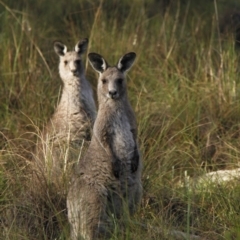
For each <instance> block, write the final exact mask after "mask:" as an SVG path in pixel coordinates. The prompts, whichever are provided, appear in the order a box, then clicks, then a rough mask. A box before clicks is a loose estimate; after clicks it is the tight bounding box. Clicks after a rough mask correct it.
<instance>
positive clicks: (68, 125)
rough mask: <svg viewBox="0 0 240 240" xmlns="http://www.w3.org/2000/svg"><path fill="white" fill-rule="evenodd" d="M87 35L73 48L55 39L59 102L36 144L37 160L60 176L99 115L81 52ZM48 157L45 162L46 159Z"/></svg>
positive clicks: (83, 49)
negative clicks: (60, 86)
mask: <svg viewBox="0 0 240 240" xmlns="http://www.w3.org/2000/svg"><path fill="white" fill-rule="evenodd" d="M87 45H88V39H86V38H85V39H82V40H80V41H79V42H78V43H77V44H76V46H75V49H74V50H73V51H67V47H66V46H65V45H64V44H63V43H61V42H54V50H55V52H56V53H57V55H58V56H59V58H60V62H59V74H60V77H61V79H62V82H63V89H62V95H61V99H60V102H59V104H58V106H57V108H56V110H55V113H54V114H53V116H52V118H51V119H50V121H49V122H48V124H47V125H46V127H45V129H44V130H43V133H42V139H41V141H40V143H39V144H38V145H37V158H38V159H37V160H38V161H37V162H38V163H40V165H41V168H45V170H46V169H47V170H48V171H49V168H50V169H51V170H50V173H51V176H52V175H56V176H58V175H59V174H60V173H62V170H63V168H64V169H66V164H67V161H68V159H69V158H70V157H71V154H72V153H73V152H74V153H76V154H79V149H80V146H81V143H82V140H89V141H90V132H91V129H92V127H93V123H94V121H95V118H96V106H95V102H94V98H93V92H92V88H91V86H90V83H89V82H88V81H87V79H86V78H85V74H84V68H83V63H82V59H81V56H82V54H83V53H84V52H85V51H86V49H87ZM44 160H45V162H44Z"/></svg>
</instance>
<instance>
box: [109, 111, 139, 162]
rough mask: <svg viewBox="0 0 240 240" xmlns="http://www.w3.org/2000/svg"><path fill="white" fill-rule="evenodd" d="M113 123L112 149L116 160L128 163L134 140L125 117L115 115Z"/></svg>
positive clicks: (119, 114) (131, 154)
mask: <svg viewBox="0 0 240 240" xmlns="http://www.w3.org/2000/svg"><path fill="white" fill-rule="evenodd" d="M117 115H118V116H116V118H115V121H114V123H113V131H112V132H113V148H114V152H115V154H116V156H117V158H118V159H119V160H121V161H126V162H129V163H130V159H131V158H132V156H133V152H134V147H135V143H134V139H133V134H132V132H131V126H130V124H129V121H128V119H127V116H126V115H124V114H121V113H117Z"/></svg>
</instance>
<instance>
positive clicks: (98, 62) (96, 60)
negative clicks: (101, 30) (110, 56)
mask: <svg viewBox="0 0 240 240" xmlns="http://www.w3.org/2000/svg"><path fill="white" fill-rule="evenodd" d="M88 60H89V62H90V64H91V65H92V67H93V69H94V70H95V71H97V72H99V73H102V72H104V71H105V70H106V69H107V68H108V63H107V62H106V61H105V59H104V58H103V57H102V56H101V55H100V54H98V53H89V54H88Z"/></svg>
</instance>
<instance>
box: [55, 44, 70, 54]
mask: <svg viewBox="0 0 240 240" xmlns="http://www.w3.org/2000/svg"><path fill="white" fill-rule="evenodd" d="M53 47H54V51H55V52H56V53H57V55H58V56H64V55H65V54H66V52H67V47H66V46H65V45H64V44H63V43H61V42H58V41H55V42H54V43H53Z"/></svg>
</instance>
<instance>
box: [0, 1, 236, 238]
mask: <svg viewBox="0 0 240 240" xmlns="http://www.w3.org/2000/svg"><path fill="white" fill-rule="evenodd" d="M237 9H238V10H240V3H239V1H237V0H214V1H213V0H203V1H197V0H177V1H175V0H174V1H170V0H132V1H128V0H121V1H119V0H101V1H99V0H71V1H64V0H59V1H55V0H41V1H35V0H21V1H17V0H4V1H3V0H0V84H1V85H0V239H10V240H14V239H17V240H22V239H24V240H25V239H69V226H68V222H67V219H66V209H65V205H64V203H63V202H64V198H65V196H64V194H61V193H58V192H57V191H56V189H53V188H52V186H51V185H50V184H49V185H48V184H46V185H45V187H43V188H40V190H39V195H38V197H35V198H34V197H33V196H31V194H29V193H28V186H29V182H30V183H31V181H32V180H31V171H30V168H29V166H30V165H31V153H32V152H33V151H34V146H35V143H36V139H37V136H38V133H39V130H40V129H42V127H43V125H44V124H45V123H46V122H47V120H48V119H49V118H50V117H51V115H52V113H53V111H54V108H55V107H56V105H57V103H58V100H59V97H60V93H61V80H60V77H59V75H58V57H57V55H56V54H55V53H54V51H53V41H54V40H61V41H62V42H64V43H65V44H66V45H67V46H69V47H73V46H74V45H75V44H76V42H77V41H78V40H79V39H80V38H84V37H88V38H89V40H90V43H89V48H88V51H89V52H92V51H94V52H97V53H100V54H102V55H103V56H104V57H105V58H106V59H107V60H108V62H109V63H116V62H117V60H118V59H119V58H120V57H121V56H122V55H123V54H124V53H127V52H129V51H135V52H136V53H137V56H138V58H137V62H136V64H135V65H134V66H133V68H132V69H131V71H130V72H129V74H128V89H129V98H130V101H131V104H132V106H133V108H134V110H135V112H136V115H137V120H138V127H139V141H140V146H141V152H142V157H143V162H144V170H143V177H142V180H143V186H144V196H143V201H142V204H141V208H140V209H139V211H138V213H137V214H136V215H135V216H134V217H133V218H132V219H131V221H130V222H129V225H127V226H126V232H125V234H124V235H123V234H122V232H121V230H119V229H118V228H117V227H116V231H115V234H114V236H113V238H112V239H167V240H168V239H177V236H176V235H174V236H173V235H171V233H173V231H172V229H174V230H178V231H181V232H184V233H185V239H191V235H193V234H194V235H198V236H200V237H201V238H200V239H211V240H214V239H227V240H228V239H229V240H230V239H240V214H239V213H240V201H239V199H240V186H239V180H238V179H233V180H231V181H229V182H225V183H223V184H214V183H210V182H205V183H204V184H201V185H196V184H192V183H193V182H194V181H195V180H196V181H197V179H198V178H199V176H201V175H204V174H205V173H206V172H210V171H216V170H224V169H234V168H237V167H238V166H239V162H240V161H239V158H240V141H239V135H240V125H239V123H240V95H239V94H240V91H239V84H240V81H239V80H240V78H239V75H240V71H239V66H240V65H239V49H238V47H239V46H238V45H240V44H238V43H237V42H236V41H235V40H236V38H238V37H239V39H238V40H240V36H239V35H240V21H239V22H238V16H239V15H236V14H239V12H238V13H237ZM234 14H235V15H234ZM233 17H236V18H237V19H234V21H235V22H234V23H233ZM239 18H240V17H239ZM85 60H86V57H85ZM86 75H87V78H88V79H89V81H90V82H91V84H92V86H93V88H94V91H95V90H96V74H95V73H94V72H93V71H92V69H91V67H89V64H88V63H87V62H86ZM95 92H96V91H95ZM35 187H36V188H37V186H34V188H35ZM143 224H144V227H143Z"/></svg>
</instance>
